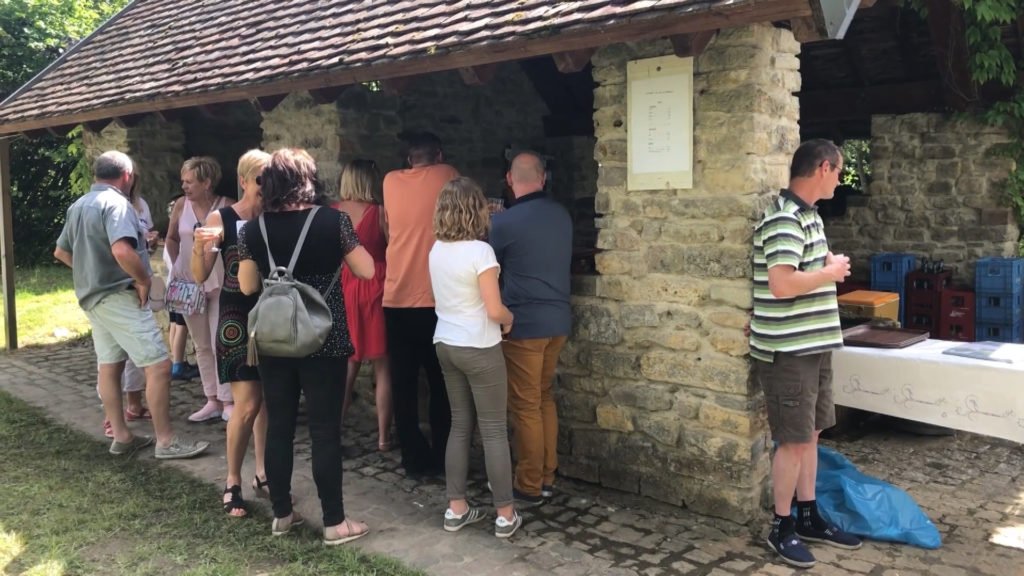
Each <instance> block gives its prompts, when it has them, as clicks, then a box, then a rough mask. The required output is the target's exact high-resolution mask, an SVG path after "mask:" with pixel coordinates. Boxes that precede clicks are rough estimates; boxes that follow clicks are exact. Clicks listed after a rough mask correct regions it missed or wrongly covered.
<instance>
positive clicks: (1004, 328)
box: [974, 258, 1024, 343]
mask: <svg viewBox="0 0 1024 576" xmlns="http://www.w3.org/2000/svg"><path fill="white" fill-rule="evenodd" d="M974 274H975V275H974V279H975V286H974V288H975V292H976V295H975V296H976V305H975V310H976V314H977V315H976V317H975V335H976V337H977V339H978V340H993V341H996V342H1018V343H1020V342H1024V318H1022V313H1024V307H1022V306H1021V299H1022V298H1024V258H982V259H980V260H978V264H977V268H975V273H974Z"/></svg>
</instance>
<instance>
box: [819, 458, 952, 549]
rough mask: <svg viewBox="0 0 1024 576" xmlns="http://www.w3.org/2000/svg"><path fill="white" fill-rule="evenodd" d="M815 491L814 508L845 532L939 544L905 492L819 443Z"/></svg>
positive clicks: (935, 532)
mask: <svg viewBox="0 0 1024 576" xmlns="http://www.w3.org/2000/svg"><path fill="white" fill-rule="evenodd" d="M815 491H816V492H817V499H818V509H819V510H821V512H822V514H823V515H825V517H827V518H828V519H829V520H831V521H832V522H834V523H835V524H836V525H838V526H839V528H841V529H842V530H845V531H846V532H850V533H853V534H857V535H860V536H865V537H867V538H871V539H873V540H885V541H888V542H903V543H907V544H912V545H914V546H920V547H921V548H928V549H935V548H938V547H939V546H941V545H942V537H941V536H940V535H939V530H938V529H937V528H936V527H935V524H933V523H932V521H931V520H929V519H928V516H927V515H925V513H924V512H923V511H922V510H921V508H920V507H919V506H918V505H917V503H916V502H914V499H913V498H911V497H910V495H909V494H907V493H906V492H904V491H903V490H900V489H899V488H897V487H895V486H893V485H892V484H889V483H888V482H883V481H882V480H879V479H878V478H872V477H871V476H868V475H866V474H864V473H862V472H861V471H860V470H857V467H856V466H854V465H853V464H852V463H851V462H850V461H849V460H847V459H846V458H845V457H844V456H843V455H841V454H839V453H838V452H836V451H835V450H832V449H831V448H826V447H825V446H820V445H819V446H818V480H817V482H816V484H815Z"/></svg>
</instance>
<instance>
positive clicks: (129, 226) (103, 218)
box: [57, 184, 152, 310]
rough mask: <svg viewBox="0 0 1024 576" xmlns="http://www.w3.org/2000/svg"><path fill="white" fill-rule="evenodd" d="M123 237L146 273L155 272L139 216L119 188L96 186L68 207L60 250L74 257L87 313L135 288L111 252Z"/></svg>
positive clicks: (77, 292)
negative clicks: (101, 301)
mask: <svg viewBox="0 0 1024 576" xmlns="http://www.w3.org/2000/svg"><path fill="white" fill-rule="evenodd" d="M122 238H124V239H126V240H128V241H129V242H131V243H132V245H133V246H134V247H135V251H136V252H137V253H138V254H139V258H141V259H142V262H143V265H144V266H145V267H146V270H147V271H148V272H150V273H152V270H151V269H150V267H149V254H148V253H147V252H146V238H145V236H144V235H143V233H142V226H140V225H139V217H138V215H137V214H136V213H135V209H133V208H132V205H131V204H130V203H129V202H128V199H127V198H125V197H124V195H122V194H121V192H120V191H118V189H117V188H114V187H113V186H109V185H107V184H93V186H92V188H91V189H90V190H89V193H88V194H86V195H85V196H82V197H81V198H79V199H78V200H76V201H75V203H74V204H72V205H71V207H70V208H68V214H67V219H66V220H65V222H64V230H63V231H62V232H61V233H60V238H58V239H57V247H58V248H60V249H61V250H64V251H66V252H70V253H71V255H72V263H73V264H74V265H73V266H72V267H71V270H72V275H73V276H74V280H75V296H77V297H78V304H79V306H81V307H82V309H83V310H91V309H92V308H93V307H94V306H96V304H98V303H99V301H100V300H102V299H103V298H104V297H106V296H108V295H109V294H113V293H114V292H117V291H118V290H126V289H128V288H129V287H131V284H132V277H131V276H129V275H128V273H127V272H125V271H124V270H123V269H122V268H121V266H120V265H119V264H118V263H117V260H115V259H114V254H113V252H111V249H110V247H111V246H113V245H114V243H115V242H117V241H118V240H121V239H122Z"/></svg>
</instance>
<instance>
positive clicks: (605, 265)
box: [594, 230, 636, 275]
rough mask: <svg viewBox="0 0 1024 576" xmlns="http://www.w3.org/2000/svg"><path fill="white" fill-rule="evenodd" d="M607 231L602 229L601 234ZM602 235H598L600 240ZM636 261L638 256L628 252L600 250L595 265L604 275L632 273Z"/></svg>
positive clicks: (595, 256)
mask: <svg viewBox="0 0 1024 576" xmlns="http://www.w3.org/2000/svg"><path fill="white" fill-rule="evenodd" d="M604 232H605V231H604V230H602V231H601V234H603V233H604ZM600 238H601V235H600V234H599V235H598V239H599V240H600ZM634 263H636V256H634V255H632V254H630V253H628V252H598V253H597V254H596V255H594V265H595V266H596V267H597V271H598V272H599V273H601V274H604V275H613V274H630V273H632V272H633V265H634Z"/></svg>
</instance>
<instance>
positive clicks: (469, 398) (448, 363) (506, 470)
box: [437, 343, 513, 508]
mask: <svg viewBox="0 0 1024 576" xmlns="http://www.w3.org/2000/svg"><path fill="white" fill-rule="evenodd" d="M437 359H438V361H439V362H440V363H441V370H443V371H444V383H445V387H446V388H447V389H448V402H449V403H450V404H451V406H452V429H451V432H450V433H449V435H448V447H447V450H446V452H445V459H444V468H445V481H446V483H447V494H448V499H449V500H460V499H463V498H465V497H466V476H467V475H468V474H469V448H470V442H471V440H472V437H473V426H474V424H479V425H480V436H482V437H483V441H484V464H485V466H486V467H487V479H488V480H489V481H490V482H491V492H492V494H493V496H494V506H495V507H496V508H498V507H501V506H508V505H510V504H512V502H513V498H512V457H511V455H510V454H509V447H508V428H507V424H506V419H507V413H508V412H507V411H508V374H507V373H506V371H505V355H504V354H503V353H502V351H501V344H497V345H495V346H492V347H490V348H468V347H462V346H449V345H447V344H442V343H438V344H437Z"/></svg>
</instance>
